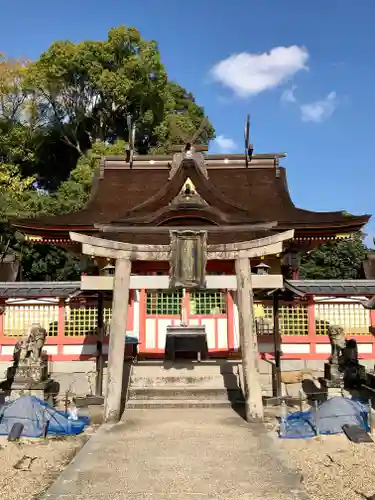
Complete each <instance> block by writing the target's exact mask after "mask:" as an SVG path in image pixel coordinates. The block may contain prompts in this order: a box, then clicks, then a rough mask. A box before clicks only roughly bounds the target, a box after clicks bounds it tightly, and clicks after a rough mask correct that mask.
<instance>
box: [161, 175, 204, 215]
mask: <svg viewBox="0 0 375 500" xmlns="http://www.w3.org/2000/svg"><path fill="white" fill-rule="evenodd" d="M207 205H208V203H207V202H206V200H204V199H203V198H202V196H201V195H200V194H199V193H198V192H197V190H196V189H195V186H194V184H193V182H192V181H191V179H189V178H188V179H186V181H185V183H184V185H183V186H182V188H181V191H180V192H179V194H178V195H177V196H176V198H174V199H173V200H172V201H171V203H170V206H171V207H174V208H203V207H207Z"/></svg>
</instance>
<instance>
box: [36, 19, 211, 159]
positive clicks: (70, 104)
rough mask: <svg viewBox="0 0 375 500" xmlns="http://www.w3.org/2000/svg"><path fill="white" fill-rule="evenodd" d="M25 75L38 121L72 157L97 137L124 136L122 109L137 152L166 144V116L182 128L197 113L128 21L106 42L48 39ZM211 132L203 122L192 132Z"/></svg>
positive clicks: (190, 127) (153, 47)
mask: <svg viewBox="0 0 375 500" xmlns="http://www.w3.org/2000/svg"><path fill="white" fill-rule="evenodd" d="M27 81H28V86H29V87H28V88H29V89H30V92H31V93H32V94H33V95H37V103H38V110H39V115H40V116H41V117H42V120H43V122H44V123H45V124H46V125H48V126H49V127H51V128H53V129H54V130H59V131H60V134H61V138H62V140H63V141H64V143H65V144H67V145H69V146H70V147H71V148H73V149H74V150H75V151H76V153H77V154H78V155H79V156H80V155H83V154H84V153H85V152H86V151H87V150H89V149H90V148H91V147H92V145H93V144H94V143H95V141H97V140H100V141H103V142H110V143H112V142H114V141H115V140H116V139H123V140H128V139H129V131H128V130H127V121H126V119H127V116H128V115H131V116H132V119H133V121H134V122H135V123H136V150H137V151H138V152H140V153H146V152H148V151H149V150H150V149H152V148H154V149H156V150H160V149H162V148H163V147H165V145H166V144H165V143H166V141H167V139H168V138H169V136H173V132H172V131H171V130H170V125H171V123H172V120H171V115H173V114H176V115H178V116H179V118H178V121H179V126H180V127H182V128H183V129H184V131H185V132H187V133H190V132H192V131H194V130H196V128H197V126H198V125H199V123H200V122H201V120H202V118H203V117H204V111H203V109H202V108H201V107H199V106H198V105H197V104H196V103H195V101H194V98H193V96H192V95H191V94H189V93H187V92H186V90H185V89H183V88H181V87H180V86H179V85H178V84H176V83H170V82H168V76H167V73H166V71H165V68H164V66H163V64H162V63H161V60H160V54H159V51H158V46H157V43H156V42H155V41H148V40H144V39H143V38H142V36H141V34H140V33H139V31H138V30H136V29H135V28H127V27H125V26H120V27H118V28H113V29H111V30H109V33H108V39H107V40H106V41H95V42H94V41H84V42H80V43H77V44H74V43H72V42H69V41H62V42H55V43H53V44H52V45H51V47H50V48H49V49H48V50H47V51H46V52H44V53H43V54H42V55H41V56H40V58H39V59H38V60H37V61H36V62H35V63H33V64H32V65H31V66H30V69H29V71H28V78H27ZM213 136H214V130H213V128H212V126H211V125H210V124H209V123H207V125H206V126H205V127H204V129H203V130H202V133H201V137H200V138H199V139H200V140H204V141H205V142H208V141H209V140H210V139H211V138H212V137H213Z"/></svg>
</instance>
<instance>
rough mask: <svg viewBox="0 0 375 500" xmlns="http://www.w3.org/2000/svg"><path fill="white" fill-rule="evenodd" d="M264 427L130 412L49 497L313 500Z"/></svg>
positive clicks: (200, 416) (91, 445)
mask: <svg viewBox="0 0 375 500" xmlns="http://www.w3.org/2000/svg"><path fill="white" fill-rule="evenodd" d="M278 453H279V452H278V446H277V443H276V442H275V440H273V439H272V438H270V437H268V436H267V435H266V433H265V430H264V428H263V426H261V425H248V424H246V423H245V422H244V421H243V420H242V419H241V418H240V417H239V416H238V415H237V414H236V413H234V412H233V411H232V410H230V409H220V410H219V409H188V410H132V411H128V412H126V416H125V418H124V419H123V421H122V422H121V423H120V424H118V425H115V426H113V427H105V426H103V427H102V428H101V429H100V430H99V431H98V433H97V434H95V435H94V436H93V437H92V438H91V439H90V441H89V442H88V443H87V444H86V445H85V446H84V448H82V450H81V451H80V452H79V454H78V455H77V457H76V458H75V460H74V461H73V462H72V463H71V464H70V465H69V466H68V468H67V469H66V470H65V471H64V472H63V474H62V475H61V476H60V478H59V479H58V481H57V482H56V483H55V484H54V485H53V486H52V488H50V490H49V491H48V492H47V493H46V494H45V496H44V497H43V499H44V500H68V499H69V500H78V499H79V500H120V499H121V500H124V499H126V500H127V499H129V500H138V499H139V500H140V499H153V500H164V499H165V500H169V499H173V500H187V499H189V500H196V499H204V498H209V499H212V500H221V499H222V500H245V499H246V500H261V499H262V500H292V499H293V500H297V499H298V500H307V496H306V495H305V494H304V493H303V492H301V491H300V478H299V476H298V475H297V474H294V473H291V472H290V471H288V470H286V469H285V468H284V466H283V465H282V464H281V463H280V462H279V460H278V458H277V457H278Z"/></svg>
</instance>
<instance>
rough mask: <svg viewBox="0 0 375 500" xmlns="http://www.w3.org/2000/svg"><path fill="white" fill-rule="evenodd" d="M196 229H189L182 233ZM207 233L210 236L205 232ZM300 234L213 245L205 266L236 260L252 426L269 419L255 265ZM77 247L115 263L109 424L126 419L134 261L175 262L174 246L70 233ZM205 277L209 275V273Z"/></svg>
mask: <svg viewBox="0 0 375 500" xmlns="http://www.w3.org/2000/svg"><path fill="white" fill-rule="evenodd" d="M189 229H190V228H189V227H186V228H183V230H182V231H181V233H183V232H188V230H189ZM200 232H201V233H202V232H204V231H200ZM293 236H294V230H289V231H285V232H283V233H278V234H274V235H272V236H266V237H264V238H259V239H255V240H251V241H246V242H240V243H231V244H224V245H207V246H206V247H205V249H204V251H205V260H234V261H235V270H236V278H237V297H238V311H239V331H240V347H241V354H242V369H243V384H244V393H245V394H244V396H245V407H246V419H247V421H252V420H262V419H263V401H262V392H261V385H260V380H259V374H258V341H257V335H256V331H255V326H254V317H253V288H252V280H251V265H250V260H251V259H252V258H256V257H263V256H265V255H275V254H279V253H281V252H282V251H283V242H285V241H287V240H290V239H292V238H293ZM70 238H71V240H72V241H74V242H77V243H81V244H82V252H83V253H84V254H86V255H89V256H92V257H104V258H109V259H115V261H116V265H115V276H114V287H113V302H112V319H111V325H110V336H109V348H108V378H107V387H106V391H105V402H104V419H105V421H106V422H117V421H119V419H120V418H121V398H122V379H123V369H124V342H125V334H126V324H127V314H128V301H129V285H130V273H131V263H132V261H137V260H140V261H155V260H159V261H169V262H170V261H171V258H172V246H171V245H141V244H129V243H123V242H118V241H112V240H108V239H104V238H98V237H94V236H88V235H85V234H80V233H74V232H71V233H70ZM203 272H204V269H203Z"/></svg>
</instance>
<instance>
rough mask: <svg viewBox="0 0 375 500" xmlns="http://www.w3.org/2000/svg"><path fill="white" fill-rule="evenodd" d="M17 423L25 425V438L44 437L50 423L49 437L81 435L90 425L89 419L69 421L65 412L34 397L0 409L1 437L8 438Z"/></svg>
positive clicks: (21, 398)
mask: <svg viewBox="0 0 375 500" xmlns="http://www.w3.org/2000/svg"><path fill="white" fill-rule="evenodd" d="M16 422H20V423H22V424H23V426H24V427H23V431H22V436H23V437H32V438H34V437H35V438H38V437H42V436H43V426H44V423H45V422H48V426H47V435H49V436H71V435H75V434H80V433H81V432H82V431H83V430H84V428H85V427H86V426H87V425H88V423H89V419H88V418H87V417H80V418H79V419H78V420H69V419H68V417H67V415H66V414H65V412H62V411H58V410H55V409H54V408H52V407H51V406H49V405H48V404H47V403H45V402H44V401H41V400H40V399H38V398H36V397H34V396H22V397H20V398H18V399H15V400H14V401H10V402H9V403H6V404H5V405H3V406H2V407H1V408H0V435H2V436H7V435H8V434H9V432H10V430H11V428H12V426H13V424H15V423H16Z"/></svg>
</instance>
